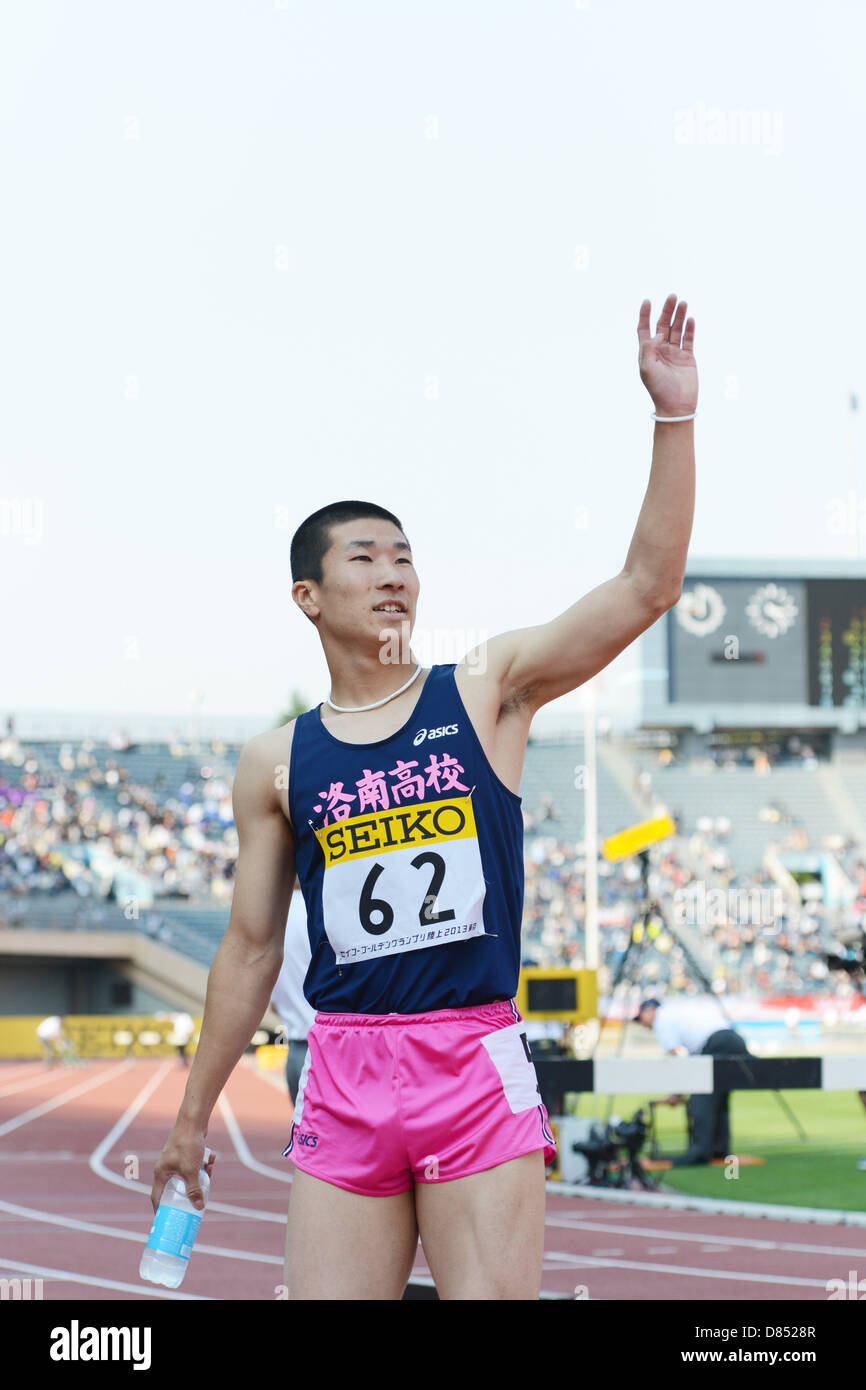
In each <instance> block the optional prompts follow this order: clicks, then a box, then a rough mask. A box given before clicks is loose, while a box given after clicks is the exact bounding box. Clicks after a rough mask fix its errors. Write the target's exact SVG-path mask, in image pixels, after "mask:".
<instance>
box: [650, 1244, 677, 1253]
mask: <svg viewBox="0 0 866 1390" xmlns="http://www.w3.org/2000/svg"><path fill="white" fill-rule="evenodd" d="M677 1249H678V1247H677V1246H676V1245H648V1246H647V1248H646V1252H647V1254H648V1255H675V1254H676V1253H677Z"/></svg>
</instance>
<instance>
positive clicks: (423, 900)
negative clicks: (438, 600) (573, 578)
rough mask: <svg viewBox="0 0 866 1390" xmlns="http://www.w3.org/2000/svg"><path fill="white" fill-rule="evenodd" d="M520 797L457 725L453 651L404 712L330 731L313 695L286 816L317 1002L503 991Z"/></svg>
mask: <svg viewBox="0 0 866 1390" xmlns="http://www.w3.org/2000/svg"><path fill="white" fill-rule="evenodd" d="M520 803H521V798H520V797H519V796H517V795H516V794H515V793H514V792H512V791H509V789H508V788H507V787H506V786H505V785H504V783H503V782H501V781H500V780H499V778H498V777H497V776H496V773H495V772H494V771H493V769H492V768H491V766H490V764H489V762H488V761H487V758H486V756H485V754H484V751H483V749H482V747H481V743H480V741H479V739H478V735H477V734H476V732H475V730H474V729H473V727H472V724H471V723H470V720H469V716H468V714H467V713H466V709H465V707H464V704H463V701H462V700H461V698H460V693H459V691H458V689H457V685H456V682H455V680H454V663H453V662H452V663H451V664H450V665H440V666H433V667H432V669H431V670H430V671H429V672H428V674H427V676H426V678H425V681H424V685H423V687H422V690H421V694H420V696H419V697H418V700H417V702H416V705H415V708H414V710H413V711H412V713H411V715H410V716H409V719H408V720H407V722H406V723H405V724H404V725H403V727H402V729H399V730H398V731H397V733H395V734H392V735H391V737H390V738H384V739H379V740H378V742H376V743H344V742H343V741H342V740H341V739H338V738H335V737H334V736H333V734H331V733H330V732H329V731H328V730H327V729H326V728H325V726H324V724H323V723H322V720H321V717H320V715H319V709H318V707H317V708H316V709H311V710H307V711H306V713H305V714H302V715H299V717H298V718H297V719H296V720H295V729H294V734H293V738H292V752H291V764H290V770H289V813H290V815H291V818H292V825H293V826H294V829H295V848H296V856H297V870H298V877H299V878H300V881H301V889H302V891H303V895H304V902H305V904H306V908H307V924H308V930H309V936H310V949H311V951H312V959H311V961H310V968H309V970H308V971H307V975H306V979H305V981H304V994H305V996H306V998H307V1000H308V1002H309V1003H310V1004H311V1005H312V1006H313V1008H314V1009H318V1010H320V1011H322V1012H326V1013H360V1014H389V1013H399V1014H417V1013H427V1012H429V1011H431V1010H434V1009H452V1008H460V1007H464V1006H468V1005H473V1004H489V1003H492V1002H493V1001H494V1000H497V999H511V998H513V996H514V994H515V991H516V989H517V977H518V974H519V972H520V925H521V919H522V914H523V817H522V815H521V811H520Z"/></svg>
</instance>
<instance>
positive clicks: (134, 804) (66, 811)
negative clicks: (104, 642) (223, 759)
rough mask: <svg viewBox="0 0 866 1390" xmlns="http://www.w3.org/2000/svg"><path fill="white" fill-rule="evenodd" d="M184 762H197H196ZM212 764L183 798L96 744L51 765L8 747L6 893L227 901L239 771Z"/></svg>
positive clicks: (2, 763) (185, 786)
mask: <svg viewBox="0 0 866 1390" xmlns="http://www.w3.org/2000/svg"><path fill="white" fill-rule="evenodd" d="M186 761H187V763H188V762H189V758H188V755H186ZM213 761H214V766H209V765H208V763H207V761H205V763H204V764H201V765H199V766H197V767H195V769H194V775H193V776H188V777H186V778H185V779H184V780H183V781H181V782H180V785H179V786H178V787H177V789H176V791H174V792H169V791H168V790H164V789H163V788H161V787H159V786H144V785H140V784H139V783H137V782H135V781H134V780H133V778H132V777H131V776H130V774H129V771H128V769H127V768H126V767H124V765H123V763H122V762H121V761H119V760H118V759H115V758H108V759H105V760H104V765H100V762H99V760H98V759H97V757H96V754H95V751H94V745H93V743H92V742H90V741H89V740H86V741H84V742H83V743H81V744H78V745H71V744H64V745H62V747H61V749H60V753H59V756H58V759H57V763H56V764H55V765H54V766H49V765H47V764H46V762H45V760H44V759H43V758H42V757H37V756H36V755H35V754H34V753H33V752H32V751H25V750H21V749H20V748H19V745H18V743H17V740H16V739H14V738H11V739H10V738H9V737H7V738H6V739H5V740H4V741H3V742H0V892H7V893H8V892H11V893H18V894H23V893H32V892H43V893H49V894H56V893H62V892H65V891H68V890H72V891H73V892H75V893H76V894H78V895H79V896H80V897H82V898H90V899H104V898H108V899H109V900H111V899H116V900H120V898H121V897H126V896H132V897H135V898H136V899H137V900H138V901H139V902H140V903H142V904H143V905H145V906H149V905H150V903H152V902H153V900H154V899H156V898H161V899H171V898H186V899H190V900H196V901H199V900H201V901H202V902H204V903H208V904H210V905H216V904H222V903H229V902H230V901H231V896H232V891H233V883H232V880H233V877H234V870H235V861H236V859H237V845H238V841H237V833H236V831H235V827H234V820H233V816H232V805H231V773H230V772H222V773H221V772H220V771H219V760H218V759H216V758H215V759H214V760H213Z"/></svg>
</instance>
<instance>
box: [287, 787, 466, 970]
mask: <svg viewBox="0 0 866 1390" xmlns="http://www.w3.org/2000/svg"><path fill="white" fill-rule="evenodd" d="M315 834H316V838H317V840H318V841H319V844H320V846H321V848H322V853H323V854H324V856H325V874H324V880H323V884H322V908H323V912H324V918H325V933H326V935H327V937H328V940H329V942H330V943H331V946H332V947H333V949H334V954H335V955H336V957H337V963H338V964H339V965H353V964H355V963H356V962H357V961H362V960H376V959H378V958H381V957H383V956H388V955H397V954H400V953H401V952H403V951H417V950H421V949H422V948H423V947H427V946H442V945H444V944H446V943H447V942H449V941H466V940H468V939H469V938H471V937H473V936H483V935H484V921H483V916H482V907H483V904H484V893H485V887H484V874H483V872H482V868H481V853H480V850H479V848H478V833H477V830H476V826H475V814H474V811H473V809H472V801H471V798H470V797H468V796H465V797H455V798H453V799H450V798H448V799H445V800H442V801H429V802H421V803H420V804H419V803H418V802H416V803H414V804H413V805H412V806H411V807H403V808H398V807H392V808H391V809H390V810H387V811H373V812H371V813H370V814H369V815H362V816H347V817H346V818H345V820H340V821H335V822H334V823H333V824H331V825H327V826H324V827H323V828H322V829H321V830H316V832H315Z"/></svg>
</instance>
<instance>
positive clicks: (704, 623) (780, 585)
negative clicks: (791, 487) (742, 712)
mask: <svg viewBox="0 0 866 1390" xmlns="http://www.w3.org/2000/svg"><path fill="white" fill-rule="evenodd" d="M666 621H667V624H668V629H667V631H668V642H667V647H668V698H669V700H671V701H674V702H677V703H689V704H701V703H706V704H710V703H712V704H719V703H726V702H730V703H732V704H739V703H742V704H751V703H758V702H760V703H768V702H772V703H774V704H804V705H816V706H821V707H824V708H827V709H843V708H846V707H847V708H856V709H866V577H863V578H840V579H787V578H785V579H768V578H766V577H764V578H760V579H748V578H741V577H724V578H720V577H714V576H713V575H712V574H708V575H707V576H706V577H700V578H699V577H697V576H694V575H687V576H686V579H685V581H684V583H683V592H682V595H681V597H680V600H679V602H678V603H677V604H675V606H674V607H673V608H672V609H670V610H669V612H668V613H667V614H666Z"/></svg>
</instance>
